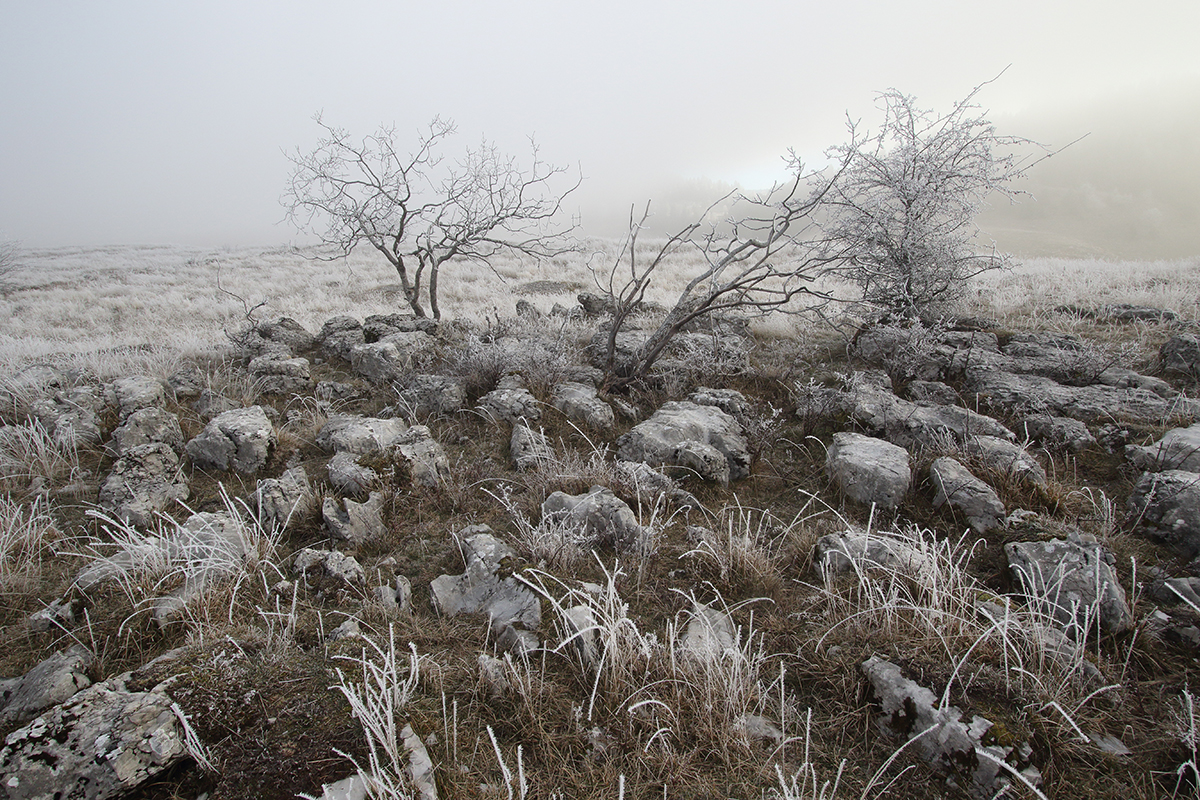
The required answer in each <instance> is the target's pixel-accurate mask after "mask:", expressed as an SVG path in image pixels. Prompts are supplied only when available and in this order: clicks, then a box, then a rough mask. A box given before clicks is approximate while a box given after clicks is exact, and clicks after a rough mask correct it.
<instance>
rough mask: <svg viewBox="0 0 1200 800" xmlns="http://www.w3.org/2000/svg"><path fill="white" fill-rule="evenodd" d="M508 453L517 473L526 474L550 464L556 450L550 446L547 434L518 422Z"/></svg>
mask: <svg viewBox="0 0 1200 800" xmlns="http://www.w3.org/2000/svg"><path fill="white" fill-rule="evenodd" d="M508 453H509V457H510V458H512V460H513V464H514V465H516V468H517V471H518V472H525V471H526V470H531V469H536V468H537V466H538V465H539V464H545V463H548V462H549V460H550V458H551V457H553V455H554V449H553V448H552V447H551V446H550V440H549V439H547V438H546V434H544V433H542V431H540V430H536V431H535V430H534V429H533V428H531V427H529V426H528V425H526V424H524V423H522V422H518V423H516V424H515V425H513V426H512V436H511V437H510V438H509V443H508Z"/></svg>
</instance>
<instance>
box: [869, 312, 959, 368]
mask: <svg viewBox="0 0 1200 800" xmlns="http://www.w3.org/2000/svg"><path fill="white" fill-rule="evenodd" d="M938 345H939V342H938V337H937V332H936V331H933V330H931V329H929V328H926V327H924V326H923V325H921V324H920V323H916V324H913V325H869V326H867V327H865V328H863V329H862V330H860V331H859V332H858V333H857V334H856V335H855V336H854V341H853V342H851V344H850V355H851V356H852V357H853V358H856V359H859V360H861V361H863V362H865V363H867V364H870V365H872V366H876V367H882V368H883V369H885V370H887V372H888V374H889V375H891V376H892V377H894V378H896V379H898V380H910V379H915V380H927V381H933V380H939V379H940V378H942V376H943V374H944V373H945V370H946V368H947V367H948V366H949V362H950V354H949V353H948V352H944V351H943V348H939V346H938Z"/></svg>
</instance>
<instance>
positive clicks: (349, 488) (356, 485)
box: [326, 451, 380, 502]
mask: <svg viewBox="0 0 1200 800" xmlns="http://www.w3.org/2000/svg"><path fill="white" fill-rule="evenodd" d="M326 470H327V473H326V474H327V476H328V479H329V485H330V486H332V487H333V488H334V489H336V490H337V491H339V492H341V493H342V494H346V495H350V496H351V497H360V496H362V495H365V494H366V493H367V492H368V491H369V490H370V488H371V487H372V486H374V485H375V484H377V483H379V480H380V479H379V473H378V472H376V471H375V470H373V469H371V468H370V467H365V466H363V465H361V464H359V463H358V456H356V455H354V454H353V453H347V452H345V451H342V452H338V453H334V455H333V458H331V459H329V464H328V465H327V466H326ZM326 502H328V498H327V499H326Z"/></svg>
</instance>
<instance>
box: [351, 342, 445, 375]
mask: <svg viewBox="0 0 1200 800" xmlns="http://www.w3.org/2000/svg"><path fill="white" fill-rule="evenodd" d="M435 344H436V342H435V340H434V338H433V337H432V336H430V335H429V334H427V333H422V332H421V331H412V332H409V333H392V334H389V335H388V336H387V337H385V338H383V339H380V340H379V341H377V342H369V343H364V344H358V345H354V346H353V347H352V348H350V364H351V366H352V367H353V368H354V371H355V372H357V373H358V374H359V375H362V376H363V377H364V378H366V379H367V380H368V381H370V382H371V383H374V384H385V383H390V382H392V381H394V380H397V379H398V378H400V376H401V375H403V374H405V373H407V372H410V371H411V370H412V369H413V367H414V366H416V365H418V364H419V363H420V362H421V361H422V359H424V358H425V357H426V356H427V355H428V354H429V353H430V352H431V351H432V350H433V348H434V345H435Z"/></svg>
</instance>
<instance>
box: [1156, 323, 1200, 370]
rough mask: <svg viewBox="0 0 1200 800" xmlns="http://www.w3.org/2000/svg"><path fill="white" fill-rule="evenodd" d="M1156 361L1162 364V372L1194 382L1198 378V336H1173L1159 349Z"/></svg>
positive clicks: (1199, 361)
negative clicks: (1181, 376)
mask: <svg viewBox="0 0 1200 800" xmlns="http://www.w3.org/2000/svg"><path fill="white" fill-rule="evenodd" d="M1158 360H1159V361H1160V362H1161V363H1162V368H1163V372H1172V373H1175V374H1177V375H1183V376H1185V377H1188V378H1191V379H1193V380H1195V379H1196V378H1197V377H1200V335H1197V334H1195V333H1177V334H1175V335H1174V336H1172V337H1171V338H1170V339H1167V341H1165V342H1163V346H1162V347H1160V348H1159V350H1158Z"/></svg>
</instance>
